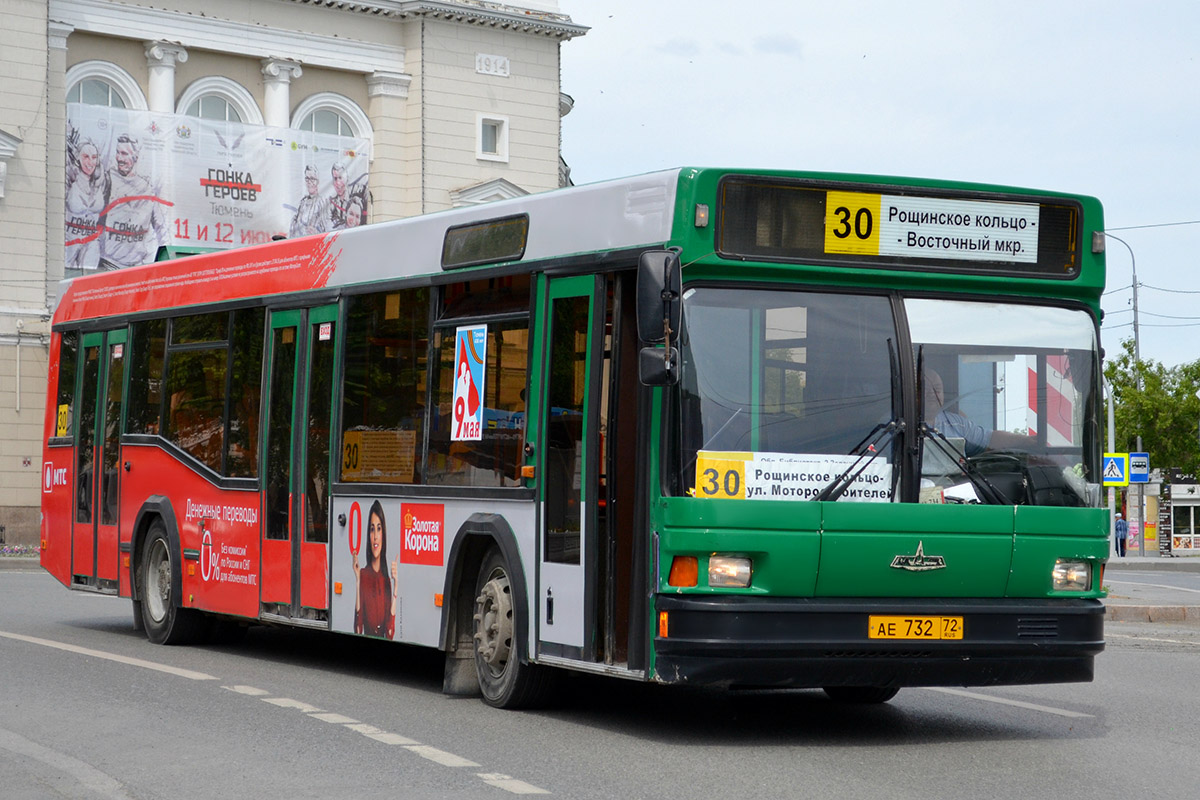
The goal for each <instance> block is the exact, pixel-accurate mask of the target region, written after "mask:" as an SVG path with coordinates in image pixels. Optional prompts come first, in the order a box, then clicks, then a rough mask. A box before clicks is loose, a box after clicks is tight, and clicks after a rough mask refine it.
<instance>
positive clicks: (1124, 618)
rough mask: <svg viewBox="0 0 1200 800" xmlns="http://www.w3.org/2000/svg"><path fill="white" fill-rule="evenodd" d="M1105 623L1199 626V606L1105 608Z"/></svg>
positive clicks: (1115, 606) (1126, 606)
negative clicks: (1155, 623)
mask: <svg viewBox="0 0 1200 800" xmlns="http://www.w3.org/2000/svg"><path fill="white" fill-rule="evenodd" d="M1105 610H1106V617H1107V618H1106V620H1105V621H1106V622H1183V623H1187V624H1189V625H1200V606H1135V605H1112V606H1105Z"/></svg>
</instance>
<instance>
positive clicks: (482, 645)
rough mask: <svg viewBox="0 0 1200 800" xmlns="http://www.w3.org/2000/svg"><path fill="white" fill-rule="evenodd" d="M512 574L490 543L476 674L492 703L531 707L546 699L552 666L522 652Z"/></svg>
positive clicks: (478, 617)
mask: <svg viewBox="0 0 1200 800" xmlns="http://www.w3.org/2000/svg"><path fill="white" fill-rule="evenodd" d="M508 575H509V570H508V564H507V563H506V562H505V560H504V557H503V556H502V555H500V551H499V550H497V549H496V548H494V547H493V548H491V549H490V550H489V551H488V553H487V555H485V556H484V558H483V564H482V565H481V566H480V568H479V577H478V578H477V579H476V581H475V614H474V634H475V635H474V639H475V644H474V647H475V673H476V675H477V676H478V678H479V689H480V691H481V692H482V693H483V701H484V702H485V703H487V704H488V705H489V706H493V707H495V708H528V707H530V706H535V705H539V704H541V703H542V702H544V701H545V699H546V697H547V695H548V694H549V690H550V682H551V679H550V675H549V672H548V670H547V669H545V668H544V667H536V666H534V665H532V664H522V663H521V660H520V658H519V657H518V656H517V651H516V647H515V643H514V638H515V636H516V633H515V631H516V614H517V611H516V607H515V606H514V604H513V596H512V586H511V584H510V582H509V578H508Z"/></svg>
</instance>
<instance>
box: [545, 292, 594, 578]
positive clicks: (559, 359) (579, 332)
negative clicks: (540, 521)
mask: <svg viewBox="0 0 1200 800" xmlns="http://www.w3.org/2000/svg"><path fill="white" fill-rule="evenodd" d="M588 299H589V298H587V297H563V298H559V299H557V300H554V301H553V303H552V305H551V323H550V324H551V328H550V332H551V337H552V339H551V344H550V370H549V379H550V391H549V397H548V405H549V408H548V411H547V419H546V523H547V524H546V560H547V561H551V562H556V563H559V564H578V563H579V550H580V501H581V499H582V496H583V493H582V488H583V475H582V471H583V432H584V431H583V429H584V425H583V421H584V413H583V412H584V392H585V389H586V387H587V336H588Z"/></svg>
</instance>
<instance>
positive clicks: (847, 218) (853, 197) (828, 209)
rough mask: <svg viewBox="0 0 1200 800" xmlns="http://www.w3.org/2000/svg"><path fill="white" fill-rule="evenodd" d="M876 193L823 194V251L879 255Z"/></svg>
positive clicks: (878, 206) (878, 198) (879, 204)
mask: <svg viewBox="0 0 1200 800" xmlns="http://www.w3.org/2000/svg"><path fill="white" fill-rule="evenodd" d="M881 205H882V201H881V199H880V196H879V195H877V194H864V193H862V192H826V194H825V252H826V253H849V254H854V255H868V256H877V255H879V225H878V220H879V209H880V206H881Z"/></svg>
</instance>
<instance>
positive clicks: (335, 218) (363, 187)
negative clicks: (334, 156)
mask: <svg viewBox="0 0 1200 800" xmlns="http://www.w3.org/2000/svg"><path fill="white" fill-rule="evenodd" d="M329 172H330V177H331V178H332V179H333V195H332V196H331V197H330V198H329V206H328V208H329V222H328V230H331V231H340V230H344V229H346V228H353V227H356V226H358V225H359V224H361V223H362V221H363V218H364V217H365V216H366V210H367V176H366V175H362V176H361V177H359V178H356V179H355V180H353V181H349V180H348V179H347V175H346V164H345V162H343V161H338V162H337V163H336V164H334V165H333V167H332V168H331V169H330V171H329ZM355 207H357V211H354V210H353V209H354V208H355ZM355 215H356V216H357V221H351V217H352V216H355Z"/></svg>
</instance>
